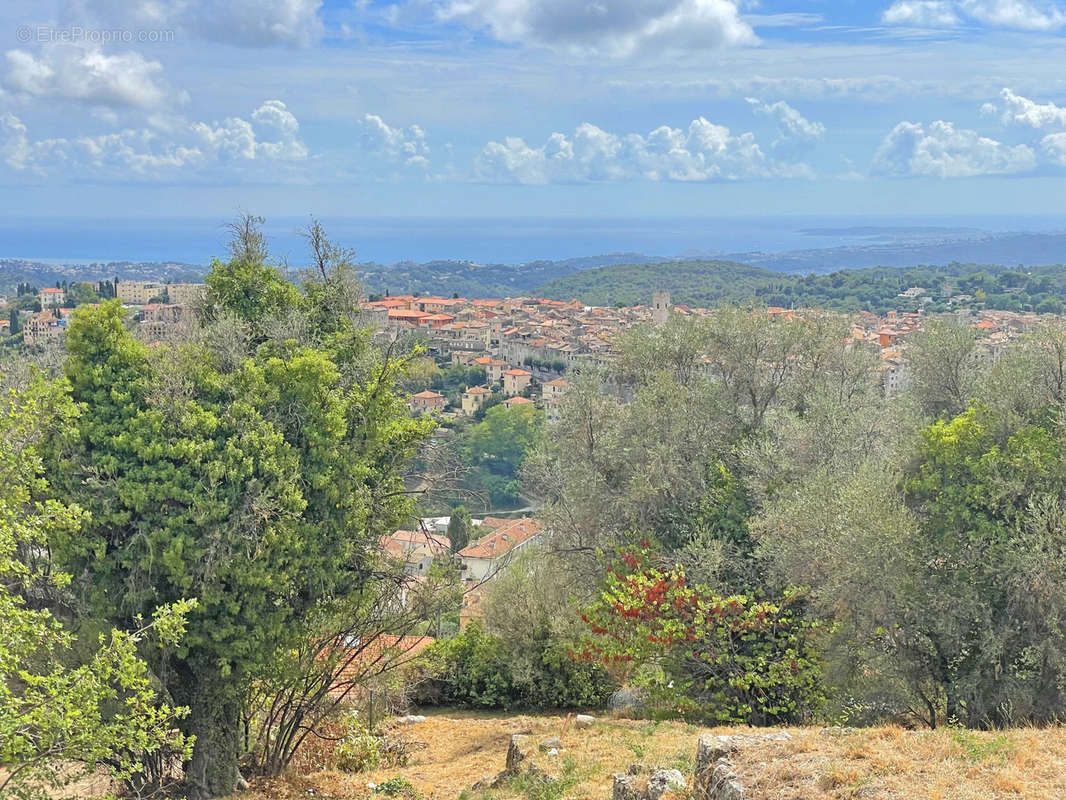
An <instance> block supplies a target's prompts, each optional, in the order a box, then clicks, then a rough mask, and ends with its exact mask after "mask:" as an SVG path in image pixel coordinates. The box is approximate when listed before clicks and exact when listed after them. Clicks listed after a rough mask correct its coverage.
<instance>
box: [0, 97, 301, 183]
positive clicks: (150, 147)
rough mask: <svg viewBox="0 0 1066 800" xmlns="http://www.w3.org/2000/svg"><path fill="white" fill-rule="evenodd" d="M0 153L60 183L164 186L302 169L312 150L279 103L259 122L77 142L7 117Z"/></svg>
mask: <svg viewBox="0 0 1066 800" xmlns="http://www.w3.org/2000/svg"><path fill="white" fill-rule="evenodd" d="M0 134H2V143H0V153H2V154H3V159H4V163H5V164H7V166H8V167H10V168H12V169H14V170H16V171H19V172H22V171H32V172H34V173H37V174H42V175H51V176H57V177H68V178H72V177H97V178H106V179H109V180H111V181H115V182H121V181H125V180H131V179H138V180H139V179H155V178H165V177H168V176H171V175H173V174H174V173H176V172H177V171H179V170H181V171H182V175H183V176H184V175H185V174H186V172H185V171H186V170H189V169H197V168H202V167H211V168H212V169H213V170H217V169H218V168H219V167H222V166H225V165H227V164H233V165H241V166H250V165H252V164H254V163H258V162H263V161H267V162H270V163H273V164H277V163H279V162H292V161H301V160H303V159H305V158H306V157H307V148H306V146H305V145H304V144H303V142H301V141H300V140H299V138H298V136H299V125H298V124H297V123H296V119H295V117H293V116H292V114H291V113H290V112H289V111H288V110H287V109H286V107H285V104H284V103H282V102H281V101H280V100H268V101H267V102H265V103H263V105H261V106H260V107H259V108H257V109H256V110H255V111H254V112H252V121H251V122H249V121H247V120H244V119H241V118H239V117H230V118H228V119H226V120H224V121H223V122H221V123H214V124H207V123H204V122H192V123H189V122H181V123H180V124H171V125H170V128H169V129H167V130H163V129H159V128H127V129H124V130H120V131H114V132H111V133H104V134H98V135H94V136H80V137H74V138H56V139H37V140H34V139H31V138H30V135H29V131H28V129H27V127H26V125H25V124H24V123H23V122H22V121H21V120H20V119H19V118H18V117H16V116H14V115H13V114H10V113H8V114H5V115H3V116H2V117H0Z"/></svg>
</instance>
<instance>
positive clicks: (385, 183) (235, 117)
mask: <svg viewBox="0 0 1066 800" xmlns="http://www.w3.org/2000/svg"><path fill="white" fill-rule="evenodd" d="M1063 64H1066V0H1063V1H1062V2H1059V3H1057V2H1052V0H806V2H799V0H758V1H757V0H327V1H326V2H323V1H322V0H230V1H229V2H225V3H223V2H215V1H213V0H58V2H50V0H41V2H28V1H26V0H8V2H5V3H3V4H0V196H2V198H3V200H2V201H0V214H2V215H4V216H7V217H85V218H93V219H96V218H112V217H129V218H137V217H174V216H182V217H189V216H194V217H195V216H203V217H217V216H219V215H222V216H231V215H232V214H233V212H234V210H235V209H239V210H245V211H249V212H253V213H257V214H263V215H267V216H271V215H305V214H316V215H320V216H371V217H373V216H390V217H395V216H398V217H420V218H421V217H440V218H451V217H463V216H471V217H474V216H476V217H501V218H502V217H522V216H530V217H538V216H543V217H562V216H565V217H597V218H602V217H612V216H618V217H624V216H663V217H670V216H717V217H723V216H725V217H728V216H730V215H746V216H752V215H760V214H780V215H789V214H820V213H824V214H851V213H855V214H874V215H877V214H884V215H898V214H912V215H913V214H953V215H968V214H972V215H1005V214H1051V215H1063V212H1066V71H1064V70H1063ZM1064 216H1066V215H1064Z"/></svg>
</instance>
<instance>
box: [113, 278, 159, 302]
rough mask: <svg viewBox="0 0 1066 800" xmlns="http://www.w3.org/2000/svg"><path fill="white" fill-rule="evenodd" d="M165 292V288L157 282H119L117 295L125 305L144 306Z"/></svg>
mask: <svg viewBox="0 0 1066 800" xmlns="http://www.w3.org/2000/svg"><path fill="white" fill-rule="evenodd" d="M164 292H165V287H164V286H163V284H161V283H156V282H155V281H119V282H118V288H117V294H118V299H119V300H121V301H122V302H123V303H128V304H130V305H134V306H144V305H148V303H150V302H152V298H153V297H158V296H159V295H161V294H163V293H164Z"/></svg>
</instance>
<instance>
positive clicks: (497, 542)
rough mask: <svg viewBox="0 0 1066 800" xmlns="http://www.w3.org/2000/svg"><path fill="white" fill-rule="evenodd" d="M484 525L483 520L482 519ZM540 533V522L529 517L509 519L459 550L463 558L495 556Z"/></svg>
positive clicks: (483, 525)
mask: <svg viewBox="0 0 1066 800" xmlns="http://www.w3.org/2000/svg"><path fill="white" fill-rule="evenodd" d="M481 526H482V527H485V521H482V524H481ZM538 533H540V523H538V522H537V521H536V520H534V519H532V518H530V517H522V518H520V519H515V520H511V521H510V522H508V523H507V524H505V525H501V526H499V527H497V528H495V529H494V530H493V531H492V532H491V533H488V534H486V535H485V536H482V537H481V538H480V539H478V540H477V541H476V542H474V543H473V544H470V545H468V546H466V547H464V548H463V549H462V550H460V551H459V555H460V556H462V557H463V558H497V557H499V556H501V555H503V554H504V553H507V552H508V551H510V550H512V549H513V548H515V547H517V546H518V545H520V544H523V543H525V542H528V541H529V540H530V539H532V538H533V537H534V536H536V535H537V534H538Z"/></svg>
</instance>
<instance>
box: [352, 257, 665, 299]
mask: <svg viewBox="0 0 1066 800" xmlns="http://www.w3.org/2000/svg"><path fill="white" fill-rule="evenodd" d="M664 260H665V259H660V258H656V257H654V256H645V255H643V254H641V253H608V254H606V255H600V256H584V257H580V258H568V259H563V260H560V261H530V262H528V263H525V264H477V263H474V262H471V261H427V262H424V263H416V262H413V261H401V262H399V263H396V264H377V263H365V264H360V265H359V276H360V279H361V280H362V281H363V286H364V287H365V288H366V291H367V292H369V293H371V294H384V293H385V292H386V291H388V292H389V293H391V294H410V293H416V294H452V293H455V294H459V295H461V296H463V297H474V298H477V297H512V296H516V295H520V294H529V293H530V292H531V291H532V290H533V289H535V288H536V287H537V286H540V285H541V284H542V283H547V282H549V281H553V280H557V279H559V278H563V277H565V276H567V275H572V274H578V273H580V272H582V271H584V270H589V269H595V268H597V267H603V266H609V265H616V264H631V263H634V262H639V263H642V264H651V263H658V262H660V261H664Z"/></svg>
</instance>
